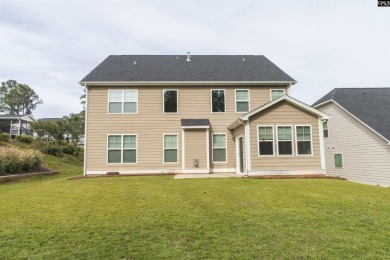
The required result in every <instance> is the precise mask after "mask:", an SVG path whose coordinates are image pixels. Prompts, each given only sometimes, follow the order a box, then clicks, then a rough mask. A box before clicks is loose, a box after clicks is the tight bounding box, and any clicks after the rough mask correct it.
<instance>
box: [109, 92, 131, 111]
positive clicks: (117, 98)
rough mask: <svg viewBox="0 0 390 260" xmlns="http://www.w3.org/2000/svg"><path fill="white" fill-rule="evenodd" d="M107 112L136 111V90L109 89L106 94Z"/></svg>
mask: <svg viewBox="0 0 390 260" xmlns="http://www.w3.org/2000/svg"><path fill="white" fill-rule="evenodd" d="M108 96H109V97H108V112H109V113H112V114H120V113H126V114H131V113H137V103H138V91H137V90H136V89H133V90H111V91H109V94H108Z"/></svg>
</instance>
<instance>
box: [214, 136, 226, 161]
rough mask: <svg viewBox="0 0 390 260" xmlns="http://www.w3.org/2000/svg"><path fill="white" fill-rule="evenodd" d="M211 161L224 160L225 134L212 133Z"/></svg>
mask: <svg viewBox="0 0 390 260" xmlns="http://www.w3.org/2000/svg"><path fill="white" fill-rule="evenodd" d="M213 162H226V134H213Z"/></svg>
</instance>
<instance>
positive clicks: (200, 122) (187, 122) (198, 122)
mask: <svg viewBox="0 0 390 260" xmlns="http://www.w3.org/2000/svg"><path fill="white" fill-rule="evenodd" d="M209 125H210V121H209V120H208V119H182V120H181V126H209Z"/></svg>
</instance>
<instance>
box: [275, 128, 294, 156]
mask: <svg viewBox="0 0 390 260" xmlns="http://www.w3.org/2000/svg"><path fill="white" fill-rule="evenodd" d="M277 136H278V155H293V139H292V127H291V126H277Z"/></svg>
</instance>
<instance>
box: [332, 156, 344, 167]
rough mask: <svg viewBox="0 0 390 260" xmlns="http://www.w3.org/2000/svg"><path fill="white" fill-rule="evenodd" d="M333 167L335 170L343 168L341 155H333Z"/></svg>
mask: <svg viewBox="0 0 390 260" xmlns="http://www.w3.org/2000/svg"><path fill="white" fill-rule="evenodd" d="M334 166H335V167H336V168H343V155H342V154H340V153H337V154H335V155H334Z"/></svg>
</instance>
